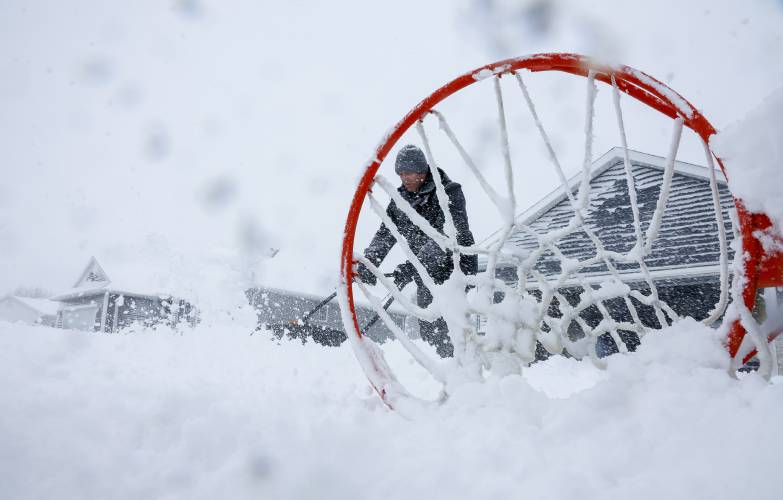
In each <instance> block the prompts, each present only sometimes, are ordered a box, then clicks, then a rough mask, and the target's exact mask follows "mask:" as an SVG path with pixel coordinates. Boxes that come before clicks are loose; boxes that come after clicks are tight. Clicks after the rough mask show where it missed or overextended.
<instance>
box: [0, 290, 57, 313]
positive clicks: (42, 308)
mask: <svg viewBox="0 0 783 500" xmlns="http://www.w3.org/2000/svg"><path fill="white" fill-rule="evenodd" d="M0 300H14V301H16V302H19V303H21V304H22V305H23V306H25V307H27V308H29V309H32V310H33V311H35V312H37V313H38V314H40V315H42V316H43V315H47V316H54V315H56V314H57V309H58V307H59V306H60V305H59V304H58V303H57V302H55V301H53V300H50V299H43V298H36V299H33V298H30V297H19V296H18V295H7V296H6V297H3V299H0Z"/></svg>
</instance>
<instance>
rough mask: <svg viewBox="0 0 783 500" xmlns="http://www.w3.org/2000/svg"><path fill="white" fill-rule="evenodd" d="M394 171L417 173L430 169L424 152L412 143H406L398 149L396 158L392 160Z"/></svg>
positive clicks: (424, 172)
mask: <svg viewBox="0 0 783 500" xmlns="http://www.w3.org/2000/svg"><path fill="white" fill-rule="evenodd" d="M394 171H395V172H397V174H398V175H399V174H401V173H403V172H414V173H417V174H426V173H428V172H429V171H430V167H429V165H427V158H425V157H424V153H423V152H422V150H421V149H419V148H417V147H416V146H414V145H413V144H408V145H407V146H403V148H402V149H400V152H399V153H397V160H396V161H395V162H394Z"/></svg>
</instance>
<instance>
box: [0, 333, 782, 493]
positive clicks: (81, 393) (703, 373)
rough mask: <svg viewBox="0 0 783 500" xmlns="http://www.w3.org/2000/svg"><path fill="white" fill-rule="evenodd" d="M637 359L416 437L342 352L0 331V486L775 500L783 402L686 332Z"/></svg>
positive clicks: (479, 405)
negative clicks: (731, 371) (732, 372)
mask: <svg viewBox="0 0 783 500" xmlns="http://www.w3.org/2000/svg"><path fill="white" fill-rule="evenodd" d="M646 340H647V342H646V343H645V345H643V346H642V347H641V349H640V351H639V352H638V353H636V354H632V355H626V356H614V357H611V358H610V359H609V361H608V368H607V370H605V371H599V370H597V369H595V368H593V367H592V366H591V365H590V364H588V363H580V362H576V361H574V360H568V359H563V358H555V359H553V360H551V361H549V362H546V363H541V364H537V365H534V366H533V367H531V368H529V369H527V370H525V371H524V372H523V374H522V376H519V375H512V376H508V377H505V378H502V379H495V380H492V381H490V382H488V383H486V384H475V385H465V386H463V387H461V388H460V389H459V390H458V391H457V392H456V393H455V394H454V395H453V396H452V398H451V399H450V400H449V401H448V402H447V403H446V404H445V405H443V406H441V407H438V408H437V409H435V410H432V411H430V412H427V413H424V414H421V415H419V416H417V417H416V418H413V419H405V418H403V417H401V416H400V415H399V414H397V413H394V412H390V411H388V410H386V409H385V408H384V407H383V406H382V405H381V404H380V400H379V398H378V397H377V396H376V395H375V394H373V393H371V392H370V391H369V390H368V388H367V383H366V381H365V379H364V377H363V375H362V373H361V370H360V369H359V367H358V364H357V363H356V361H355V359H354V358H353V355H352V353H351V351H350V348H349V347H348V346H347V344H346V345H344V346H343V347H341V348H337V349H327V348H323V347H320V346H317V345H314V344H307V345H301V344H298V343H295V342H283V343H280V344H277V343H275V342H273V341H271V340H269V339H268V338H266V337H264V336H261V335H254V336H249V335H248V332H247V331H244V330H243V329H241V328H238V327H233V328H232V327H231V326H226V327H214V326H213V327H208V326H202V327H199V328H197V329H196V330H193V331H187V332H185V334H184V335H179V334H176V333H175V332H167V331H158V332H155V333H153V332H140V333H136V334H132V335H96V334H90V333H85V332H75V331H62V330H54V329H49V328H44V327H27V326H21V325H9V324H7V323H0V407H1V408H3V411H2V412H0V443H2V446H0V484H2V485H3V487H2V490H3V496H4V497H6V498H187V499H198V498H218V497H223V498H366V499H371V498H384V499H386V498H391V499H393V498H406V499H408V498H488V497H497V498H516V497H519V496H520V495H521V494H522V492H524V494H525V496H526V497H530V498H577V497H579V498H604V499H605V498H609V499H612V498H618V499H619V498H640V499H645V498H650V499H660V498H737V497H739V496H744V495H748V494H750V495H752V496H753V497H754V498H760V499H766V498H777V495H778V493H779V492H776V489H777V486H776V485H775V484H774V482H773V481H771V480H770V479H771V478H775V477H777V473H778V471H779V465H777V463H778V462H777V457H778V456H779V454H780V449H779V446H780V443H783V427H781V426H780V422H781V421H783V384H781V383H779V381H778V383H777V384H776V383H774V382H773V383H772V384H767V383H765V382H764V381H763V380H762V379H761V378H759V377H758V376H756V375H753V374H751V375H748V376H745V377H743V378H742V379H741V380H734V379H732V378H730V377H729V376H728V375H727V374H726V367H727V366H728V359H727V357H726V355H725V353H724V351H723V348H722V347H721V345H720V341H719V339H718V338H717V337H716V334H715V332H714V331H712V330H710V329H708V328H705V327H703V326H701V325H699V324H697V323H695V322H683V323H680V324H679V325H677V326H676V327H673V328H670V329H668V330H667V331H665V332H662V333H660V334H652V335H650V336H648V337H647V339H646ZM384 350H387V351H388V352H389V357H390V358H392V359H390V362H394V363H396V364H397V365H398V366H402V367H405V366H408V367H411V370H413V369H414V368H417V367H416V365H415V363H412V362H411V361H410V360H409V359H407V357H406V356H407V355H406V354H404V353H403V351H402V349H401V348H400V347H399V345H398V343H391V344H386V345H384ZM403 371H404V370H403ZM402 375H403V377H407V379H409V380H415V379H416V374H415V373H413V371H411V372H410V373H403V374H402Z"/></svg>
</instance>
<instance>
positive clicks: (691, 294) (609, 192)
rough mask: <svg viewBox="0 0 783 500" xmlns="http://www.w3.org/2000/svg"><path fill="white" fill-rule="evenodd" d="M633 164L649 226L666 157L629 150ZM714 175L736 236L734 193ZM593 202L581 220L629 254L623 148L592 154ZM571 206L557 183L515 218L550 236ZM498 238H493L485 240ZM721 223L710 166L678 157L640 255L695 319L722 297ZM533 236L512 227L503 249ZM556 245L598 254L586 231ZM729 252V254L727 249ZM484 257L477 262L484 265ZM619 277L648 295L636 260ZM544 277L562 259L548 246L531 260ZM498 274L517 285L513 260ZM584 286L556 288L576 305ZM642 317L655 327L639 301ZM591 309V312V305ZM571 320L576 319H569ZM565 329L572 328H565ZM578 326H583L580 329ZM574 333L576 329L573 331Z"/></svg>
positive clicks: (597, 268)
mask: <svg viewBox="0 0 783 500" xmlns="http://www.w3.org/2000/svg"><path fill="white" fill-rule="evenodd" d="M629 157H630V163H631V170H632V172H633V177H634V184H635V188H636V196H637V202H638V207H639V212H640V221H641V229H642V233H643V234H644V232H645V231H646V230H647V228H648V227H649V225H650V222H651V220H652V216H653V213H654V212H655V208H656V205H657V201H658V196H659V194H660V190H661V186H662V182H663V176H664V166H665V159H664V158H662V157H660V156H654V155H650V154H645V153H641V152H638V151H629ZM717 174H718V175H717V176H716V177H717V179H718V181H717V184H718V192H719V198H720V205H721V212H722V214H723V224H724V226H725V230H726V238H727V242H728V244H729V245H730V244H731V241H732V240H733V238H734V232H733V230H732V224H731V217H730V215H729V212H730V211H731V210H732V208H733V206H734V202H733V198H732V196H731V192H730V191H729V189H728V187H727V185H726V182H725V180H722V178H723V176H722V174H721V173H720V172H718V173H717ZM581 182H582V173H581V172H580V173H578V174H576V175H574V176H573V177H571V178H570V179H569V180H568V187H569V189H570V190H571V191H572V193H574V195H576V193H577V192H578V189H579V185H580V184H581ZM590 187H591V192H590V200H589V203H590V206H589V209H588V210H587V212H588V213H587V216H586V219H585V224H586V225H587V226H588V227H590V228H591V229H592V230H593V231H594V233H595V235H596V236H597V237H598V239H599V240H600V241H601V243H602V244H603V246H604V248H605V249H606V250H609V251H614V252H620V253H623V254H626V253H628V252H629V251H630V250H631V249H632V248H633V247H634V245H635V243H636V237H635V230H634V224H633V213H632V210H631V203H630V198H629V194H628V184H627V180H626V174H625V165H624V161H623V149H622V148H613V149H611V150H609V151H608V152H607V153H606V154H604V155H603V156H601V157H600V158H598V159H596V160H595V161H594V162H593V163H592V166H591V169H590ZM573 214H574V212H573V209H572V208H571V204H570V201H569V199H568V197H567V196H566V193H565V190H564V189H563V188H562V187H559V188H558V189H555V190H554V191H552V192H551V193H550V194H549V195H547V196H545V197H544V198H543V199H541V200H540V201H539V202H537V203H535V204H534V205H532V206H531V207H530V208H529V209H527V210H525V211H524V212H522V213H521V214H519V215H518V216H517V218H516V222H517V224H519V225H524V226H527V227H529V228H531V229H532V230H533V231H534V232H535V233H537V234H547V233H549V232H551V231H552V230H555V229H558V228H562V227H565V226H566V225H567V224H568V222H569V221H570V219H571V218H572V216H573ZM496 234H498V233H496ZM492 237H495V236H491V237H490V238H492ZM719 241H720V240H719V231H718V224H717V220H716V217H715V212H714V203H713V197H712V190H711V187H710V172H709V171H708V169H707V167H703V166H699V165H694V164H691V163H686V162H680V161H676V162H675V163H674V172H673V178H672V182H671V188H670V194H669V200H668V204H667V206H666V210H665V212H664V214H663V218H662V223H661V227H660V231H659V233H658V237H657V238H656V239H655V241H654V243H653V245H652V249H651V253H650V255H648V256H647V257H646V258H645V259H644V261H645V264H646V265H647V267H648V269H649V272H650V275H651V277H652V279H653V281H654V283H655V285H656V288H657V290H658V295H659V297H660V298H661V299H663V301H665V302H666V303H667V304H669V305H670V306H671V307H672V309H673V310H674V311H675V312H677V314H680V315H688V316H691V317H694V318H696V319H699V320H700V319H704V318H706V317H707V316H708V314H709V312H710V311H711V310H712V308H713V307H714V305H715V304H716V303H717V302H718V301H719V297H720V290H721V288H720V272H721V266H720V242H719ZM538 246H539V245H538V241H537V240H536V236H535V235H533V234H531V233H530V232H526V231H523V230H520V229H517V230H515V232H514V233H512V235H511V236H510V238H509V239H508V241H507V242H506V243H505V245H504V247H503V250H504V252H505V253H508V254H514V255H526V254H527V253H528V252H530V251H532V250H535V249H537V248H538ZM557 249H558V250H559V251H560V252H561V253H562V255H563V256H564V257H565V258H567V259H571V260H579V261H584V260H586V259H588V258H590V257H593V256H595V255H596V247H595V245H594V243H593V242H592V241H591V240H590V238H589V237H588V235H587V234H586V233H585V232H584V231H577V232H574V233H572V234H570V235H568V236H566V237H564V238H563V239H561V240H560V241H558V242H557ZM728 258H729V259H732V258H733V251H732V250H731V248H729V254H728ZM485 262H486V261H485V259H484V260H483V262H480V266H481V265H482V264H483V266H484V269H486V263H485ZM614 264H615V266H616V269H617V272H618V274H619V277H620V279H621V281H623V282H625V283H626V284H628V285H629V286H630V287H631V288H635V289H638V290H640V291H641V292H642V293H644V294H647V293H649V286H648V285H647V283H646V281H645V277H644V274H643V272H641V270H640V268H639V265H638V264H636V263H631V262H614ZM534 269H535V271H537V272H538V273H540V274H541V275H542V276H543V278H544V280H546V281H548V282H550V283H551V282H553V281H554V280H556V279H557V278H558V277H559V275H560V273H561V258H560V257H559V256H556V255H555V253H554V252H552V250H546V251H545V252H544V253H543V255H542V256H541V258H540V259H539V260H538V262H537V263H536V264H535V266H534ZM496 274H497V276H498V277H499V278H501V279H503V280H504V281H505V282H506V283H508V284H509V285H511V286H514V287H516V286H517V285H518V283H517V270H516V265H515V264H514V263H511V262H499V263H498V266H497V270H496ZM580 276H581V277H582V278H583V279H584V281H585V282H587V283H589V284H591V285H597V284H599V283H601V282H603V281H605V280H607V279H608V278H609V277H610V276H611V274H610V272H609V270H608V269H607V267H606V264H605V263H604V262H598V263H596V264H595V265H592V266H590V267H587V268H585V269H583V270H582V271H581V272H580ZM539 286H540V285H539V284H538V281H537V280H535V279H533V278H532V277H531V276H527V277H526V283H525V287H526V288H527V289H528V290H531V293H536V290H537V289H538V288H539ZM581 290H582V289H581V287H580V286H579V285H578V283H577V282H576V280H570V281H565V282H564V283H562V285H561V287H560V289H559V291H560V292H561V293H562V294H563V295H564V296H565V298H566V299H567V300H569V302H571V301H572V300H573V303H576V300H577V299H578V296H579V293H580V292H581ZM612 300H614V302H616V303H615V304H612V303H611V302H612V301H608V302H609V303H608V304H607V306H608V309H609V311H610V313H611V314H612V316H613V317H614V318H615V319H616V320H630V319H631V318H630V311H628V309H627V308H626V307H625V305H624V304H623V302H622V300H621V299H612ZM634 303H635V304H636V305H637V308H638V311H639V316H640V319H641V320H642V322H643V323H645V324H646V325H647V326H652V327H660V325H659V324H658V321H657V319H656V316H655V314H654V311H653V308H652V307H650V306H646V305H642V304H639V303H636V301H635V299H634ZM591 309H592V310H591ZM591 309H587V310H585V311H584V312H583V314H582V315H581V316H582V317H583V318H584V319H585V320H586V321H587V323H588V324H589V325H590V326H594V325H595V324H597V322H598V321H600V318H601V316H600V312H599V311H598V310H597V309H596V308H595V307H592V308H591ZM572 325H574V326H576V323H572ZM569 331H570V329H569ZM580 331H581V330H580ZM575 335H576V336H579V335H578V333H577V334H575Z"/></svg>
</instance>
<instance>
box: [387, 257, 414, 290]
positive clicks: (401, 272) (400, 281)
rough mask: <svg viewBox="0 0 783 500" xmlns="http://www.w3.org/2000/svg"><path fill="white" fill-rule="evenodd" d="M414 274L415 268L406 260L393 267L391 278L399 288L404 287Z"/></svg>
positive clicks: (412, 278)
mask: <svg viewBox="0 0 783 500" xmlns="http://www.w3.org/2000/svg"><path fill="white" fill-rule="evenodd" d="M416 276H417V273H416V268H415V267H413V264H411V263H410V262H407V261H406V262H403V263H402V264H400V265H399V266H397V267H395V268H394V271H393V272H392V279H393V280H394V284H395V285H397V288H399V289H400V290H402V289H403V288H405V285H407V284H408V283H410V282H411V281H413V280H414V279H415V277H416Z"/></svg>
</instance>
